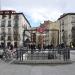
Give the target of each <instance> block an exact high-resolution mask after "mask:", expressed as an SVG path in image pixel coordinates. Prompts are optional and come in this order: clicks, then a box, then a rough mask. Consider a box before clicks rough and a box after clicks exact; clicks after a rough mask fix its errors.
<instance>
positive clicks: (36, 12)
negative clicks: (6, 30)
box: [1, 0, 75, 23]
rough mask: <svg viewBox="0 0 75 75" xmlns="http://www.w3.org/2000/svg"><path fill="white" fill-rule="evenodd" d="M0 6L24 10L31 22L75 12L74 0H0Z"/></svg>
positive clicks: (53, 19)
mask: <svg viewBox="0 0 75 75" xmlns="http://www.w3.org/2000/svg"><path fill="white" fill-rule="evenodd" d="M1 1H2V3H1V4H2V8H3V9H4V8H6V9H15V10H17V11H21V12H25V14H26V15H29V16H30V17H31V18H32V20H33V22H36V23H37V22H38V21H41V22H42V21H44V20H52V21H55V20H57V18H59V16H60V15H61V14H63V13H66V12H75V9H74V8H75V0H1Z"/></svg>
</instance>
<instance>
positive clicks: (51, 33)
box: [40, 20, 59, 46]
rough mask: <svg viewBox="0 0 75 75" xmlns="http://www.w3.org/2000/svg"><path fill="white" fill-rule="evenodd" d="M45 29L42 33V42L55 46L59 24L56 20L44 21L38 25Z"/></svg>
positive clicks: (57, 40)
mask: <svg viewBox="0 0 75 75" xmlns="http://www.w3.org/2000/svg"><path fill="white" fill-rule="evenodd" d="M40 27H41V28H43V29H44V30H45V31H44V33H43V35H42V36H43V39H44V44H46V45H51V44H53V45H54V46H57V45H58V44H59V24H58V22H57V21H56V22H52V21H49V20H48V21H44V23H43V24H41V25H40Z"/></svg>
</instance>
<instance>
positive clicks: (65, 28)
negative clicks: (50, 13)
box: [58, 13, 75, 46]
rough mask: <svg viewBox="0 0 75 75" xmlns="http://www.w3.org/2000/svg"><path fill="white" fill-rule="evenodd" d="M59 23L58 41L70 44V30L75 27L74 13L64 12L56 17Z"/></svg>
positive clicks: (71, 34) (72, 38)
mask: <svg viewBox="0 0 75 75" xmlns="http://www.w3.org/2000/svg"><path fill="white" fill-rule="evenodd" d="M58 22H59V24H60V43H65V44H66V45H69V46H70V45H71V43H72V42H73V40H74V38H75V37H73V36H74V34H73V32H74V31H72V30H73V29H74V27H75V13H66V14H63V15H62V16H60V18H59V19H58Z"/></svg>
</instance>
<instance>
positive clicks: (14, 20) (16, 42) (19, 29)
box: [0, 10, 31, 47]
mask: <svg viewBox="0 0 75 75" xmlns="http://www.w3.org/2000/svg"><path fill="white" fill-rule="evenodd" d="M28 28H29V29H30V28H31V25H30V23H29V22H28V20H27V19H26V17H25V16H24V14H23V13H17V12H15V11H13V10H1V11H0V45H1V46H3V45H4V40H5V45H6V46H9V45H10V44H12V45H13V46H14V47H16V46H17V47H18V46H20V45H23V32H24V30H25V29H28ZM25 34H26V37H25V38H24V40H25V39H26V38H30V33H29V32H26V33H25Z"/></svg>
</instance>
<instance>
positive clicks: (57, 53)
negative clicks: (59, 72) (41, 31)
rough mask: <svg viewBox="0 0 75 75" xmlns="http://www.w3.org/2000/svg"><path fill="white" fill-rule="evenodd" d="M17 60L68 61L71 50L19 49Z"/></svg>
mask: <svg viewBox="0 0 75 75" xmlns="http://www.w3.org/2000/svg"><path fill="white" fill-rule="evenodd" d="M16 52H17V56H16V59H17V60H19V61H27V60H63V61H67V60H69V59H70V50H69V49H68V48H64V49H42V50H39V49H34V50H32V49H25V48H21V49H17V50H16Z"/></svg>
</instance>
